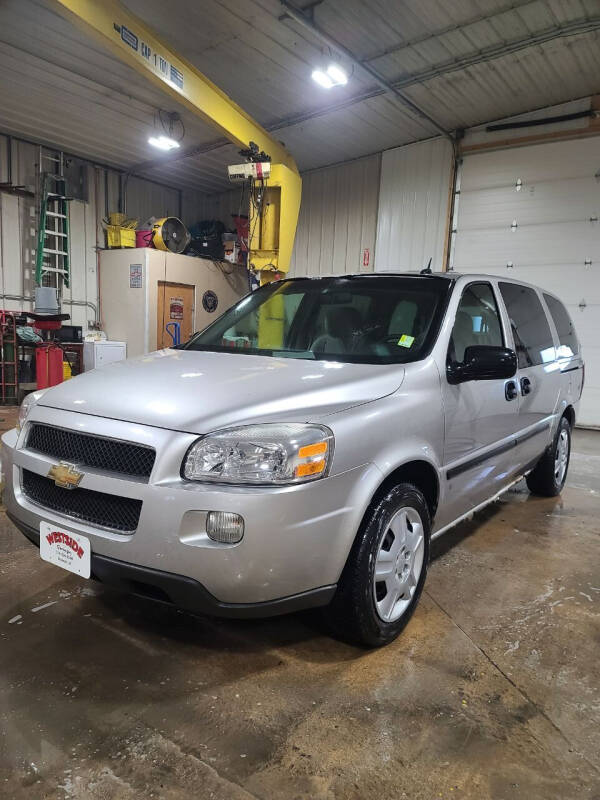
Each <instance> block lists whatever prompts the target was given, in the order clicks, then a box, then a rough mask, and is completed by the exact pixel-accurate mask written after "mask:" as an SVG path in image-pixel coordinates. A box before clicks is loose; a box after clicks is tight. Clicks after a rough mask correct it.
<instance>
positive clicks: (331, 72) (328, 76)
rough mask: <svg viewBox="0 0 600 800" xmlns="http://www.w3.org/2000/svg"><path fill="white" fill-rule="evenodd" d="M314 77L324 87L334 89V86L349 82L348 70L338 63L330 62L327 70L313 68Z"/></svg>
mask: <svg viewBox="0 0 600 800" xmlns="http://www.w3.org/2000/svg"><path fill="white" fill-rule="evenodd" d="M312 79H313V81H315V83H318V84H319V86H321V87H322V88H323V89H332V88H333V87H334V86H345V85H346V84H347V83H348V75H347V73H346V71H345V70H344V69H342V67H340V66H339V65H338V64H330V65H329V66H328V67H327V69H326V70H322V69H315V70H313V73H312Z"/></svg>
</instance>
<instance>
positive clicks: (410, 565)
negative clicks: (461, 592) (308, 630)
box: [327, 483, 431, 647]
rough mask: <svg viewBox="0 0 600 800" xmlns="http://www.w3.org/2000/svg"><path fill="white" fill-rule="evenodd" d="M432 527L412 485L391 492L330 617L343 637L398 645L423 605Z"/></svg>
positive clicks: (374, 514)
mask: <svg viewBox="0 0 600 800" xmlns="http://www.w3.org/2000/svg"><path fill="white" fill-rule="evenodd" d="M430 527H431V522H430V518H429V509H428V507H427V503H426V502H425V498H424V497H423V495H422V493H421V492H420V491H419V490H418V489H417V488H416V487H415V486H413V485H412V484H408V483H403V484H400V485H398V486H395V487H394V488H393V489H391V490H390V491H389V492H388V493H387V494H386V496H385V497H383V498H382V500H380V502H379V503H378V504H377V506H376V507H375V508H374V509H372V510H371V512H370V513H369V514H368V517H367V518H366V519H365V521H364V523H363V526H362V528H361V530H360V531H359V533H358V536H357V538H356V541H355V543H354V546H353V548H352V552H351V553H350V556H349V558H348V562H347V563H346V566H345V568H344V572H343V573H342V577H341V580H340V583H339V585H338V590H337V592H336V595H335V597H334V599H333V602H332V604H331V606H330V608H329V609H328V610H327V614H328V617H329V620H330V622H331V623H332V625H333V627H334V630H335V631H336V633H337V634H338V635H340V636H341V637H342V638H344V639H347V640H350V641H352V642H355V643H357V644H362V645H366V646H368V647H379V646H381V645H384V644H388V643H389V642H391V641H393V640H394V639H395V638H396V637H397V636H398V634H399V633H400V631H401V630H402V629H403V628H404V626H405V625H406V623H407V622H408V620H409V619H410V617H411V616H412V613H413V611H414V609H415V607H416V605H417V603H418V601H419V597H420V596H421V592H422V590H423V584H424V582H425V576H426V574H427V564H428V561H429V537H430Z"/></svg>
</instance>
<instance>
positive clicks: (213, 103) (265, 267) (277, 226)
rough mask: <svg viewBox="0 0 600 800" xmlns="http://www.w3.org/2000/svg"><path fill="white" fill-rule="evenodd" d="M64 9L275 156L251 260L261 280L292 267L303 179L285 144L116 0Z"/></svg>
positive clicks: (195, 106)
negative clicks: (259, 273) (259, 272)
mask: <svg viewBox="0 0 600 800" xmlns="http://www.w3.org/2000/svg"><path fill="white" fill-rule="evenodd" d="M54 3H55V5H56V7H57V9H58V10H59V12H60V13H61V14H62V15H63V16H64V17H66V18H67V19H68V20H70V21H71V22H73V23H74V24H75V25H77V26H78V27H80V28H82V29H83V30H84V31H85V32H86V33H89V34H92V35H93V36H94V37H95V38H96V39H97V40H99V41H100V43H101V44H103V45H105V46H107V47H108V48H109V49H110V50H111V51H112V52H113V53H114V54H115V55H116V56H117V57H118V58H120V59H121V60H122V61H124V62H125V63H126V64H128V65H129V66H130V67H133V68H134V69H135V70H137V71H138V72H140V73H141V74H142V75H145V76H146V77H147V78H148V79H149V80H151V81H152V82H153V83H155V84H156V85H157V86H159V87H160V88H161V89H163V90H164V91H165V92H166V93H167V94H168V95H170V96H171V97H173V98H174V99H175V100H177V101H178V102H179V103H181V104H182V105H184V106H186V108H188V109H189V110H190V111H192V113H194V114H197V115H198V116H199V117H202V119H203V120H204V121H205V122H207V123H208V124H209V125H212V126H213V127H214V128H216V129H217V130H218V131H219V132H220V133H221V134H222V135H223V136H225V137H227V139H229V141H231V142H233V143H234V144H235V145H237V146H238V147H239V148H243V149H247V148H249V146H250V142H255V143H256V144H257V145H258V150H259V151H263V150H264V152H265V153H266V154H267V155H269V156H270V157H271V175H270V177H269V179H268V182H267V185H266V188H265V190H264V192H263V198H262V202H261V203H260V204H259V206H258V207H257V206H256V205H255V204H251V207H250V210H249V217H250V219H249V230H250V231H251V237H250V242H249V249H250V252H249V254H248V266H249V267H251V268H253V269H256V270H261V271H262V272H261V282H263V283H265V282H268V281H269V280H271V279H272V277H273V275H274V273H275V272H276V271H280V272H287V271H288V270H289V267H290V260H291V257H292V248H293V246H294V237H295V235H296V226H297V223H298V214H299V212H300V195H301V191H302V179H301V178H300V175H299V173H298V167H297V166H296V162H295V161H294V159H293V158H292V156H291V155H290V154H289V153H288V151H287V150H286V149H285V147H284V146H283V145H282V144H281V143H280V142H278V141H277V140H276V139H274V138H273V137H272V136H271V135H270V134H269V133H268V132H267V131H266V130H265V129H264V128H263V127H262V126H261V125H259V124H258V123H257V122H255V121H254V120H253V119H252V118H251V117H250V116H249V115H248V114H246V112H245V111H243V110H242V109H241V108H240V107H239V106H238V105H237V104H236V103H234V102H233V100H231V98H229V97H228V96H227V95H226V94H225V92H222V91H221V90H220V89H219V88H218V87H217V86H215V85H214V83H212V82H211V81H209V80H208V78H207V77H206V76H204V75H203V74H202V73H201V72H199V71H198V70H197V69H196V68H195V67H194V66H193V65H192V64H190V63H189V61H187V60H185V59H184V58H182V57H181V56H179V55H177V53H175V52H174V51H173V50H171V48H170V47H169V46H168V45H167V44H165V43H164V42H163V41H161V40H160V38H159V37H158V36H157V35H156V33H154V32H153V31H152V30H151V29H150V28H148V27H147V25H146V24H145V23H144V22H143V21H142V20H140V19H139V18H138V17H136V16H135V15H134V14H131V13H130V12H129V11H128V10H127V9H126V8H125V7H124V6H123V5H121V3H119V2H116V1H115V0H54Z"/></svg>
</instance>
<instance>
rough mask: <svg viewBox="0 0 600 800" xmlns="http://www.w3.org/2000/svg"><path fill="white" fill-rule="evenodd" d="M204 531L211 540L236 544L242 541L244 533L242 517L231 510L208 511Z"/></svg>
mask: <svg viewBox="0 0 600 800" xmlns="http://www.w3.org/2000/svg"><path fill="white" fill-rule="evenodd" d="M206 532H207V533H208V536H209V538H210V539H212V540H213V542H221V544H236V543H237V542H241V541H242V537H243V535H244V518H243V517H240V515H239V514H233V513H232V512H231V511H209V512H208V515H207V517H206Z"/></svg>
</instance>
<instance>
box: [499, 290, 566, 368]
mask: <svg viewBox="0 0 600 800" xmlns="http://www.w3.org/2000/svg"><path fill="white" fill-rule="evenodd" d="M500 293H501V294H502V299H503V300H504V304H505V305H506V310H507V311H508V316H509V319H510V324H511V327H512V332H513V338H514V340H515V349H516V351H517V359H518V363H519V367H520V368H521V369H523V368H525V367H535V366H537V365H538V364H547V363H548V362H549V361H554V359H555V357H556V356H555V352H554V340H553V338H552V333H551V332H550V325H549V324H548V318H547V317H546V314H545V312H544V309H543V307H542V304H541V302H540V298H539V297H538V296H537V292H535V291H534V290H533V289H530V288H529V287H528V286H519V284H517V283H502V282H501V283H500Z"/></svg>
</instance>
